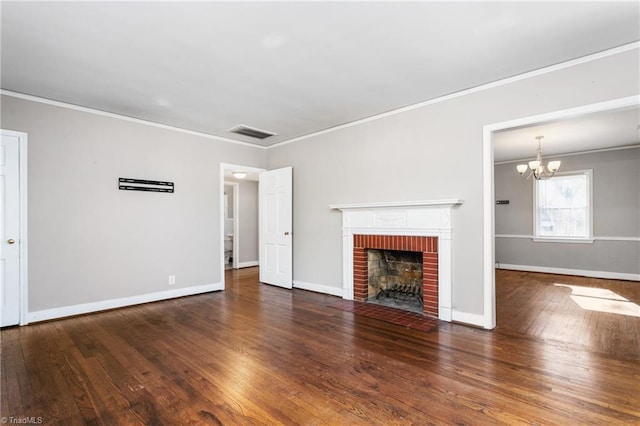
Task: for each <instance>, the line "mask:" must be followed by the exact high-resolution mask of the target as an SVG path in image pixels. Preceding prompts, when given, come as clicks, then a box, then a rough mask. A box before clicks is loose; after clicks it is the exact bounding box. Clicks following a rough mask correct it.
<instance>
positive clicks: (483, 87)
mask: <svg viewBox="0 0 640 426" xmlns="http://www.w3.org/2000/svg"><path fill="white" fill-rule="evenodd" d="M634 49H640V42H633V43H629V44H625V45H623V46H619V47H615V48H613V49H609V50H604V51H602V52H598V53H594V54H592V55H587V56H583V57H581V58H577V59H572V60H570V61H566V62H561V63H559V64H555V65H550V66H548V67H544V68H540V69H537V70H533V71H528V72H526V73H523V74H518V75H515V76H513V77H507V78H503V79H501V80H496V81H494V82H491V83H486V84H482V85H480V86H475V87H472V88H470V89H465V90H461V91H459V92H454V93H451V94H448V95H444V96H440V97H437V98H433V99H429V100H428V101H424V102H420V103H417V104H413V105H408V106H406V107H402V108H398V109H394V110H392V111H387V112H384V113H382V114H377V115H373V116H371V117H367V118H363V119H362V120H356V121H352V122H351V123H346V124H341V125H340V126H336V127H331V128H329V129H325V130H321V131H319V132H314V133H309V134H308V135H304V136H299V137H297V138H293V139H289V140H286V141H282V142H279V143H276V144H273V145H269V146H268V149H270V148H276V147H279V146H283V145H287V144H290V143H292V142H297V141H300V140H303V139H307V138H310V137H313V136H319V135H323V134H326V133H330V132H334V131H336V130H341V129H346V128H348V127H351V126H357V125H360V124H363V123H368V122H370V121H375V120H380V119H382V118H386V117H390V116H393V115H396V114H400V113H403V112H407V111H411V110H414V109H417V108H422V107H425V106H427V105H433V104H437V103H440V102H444V101H448V100H451V99H455V98H459V97H462V96H466V95H469V94H472V93H476V92H481V91H484V90H489V89H493V88H495V87H500V86H504V85H507V84H511V83H515V82H517V81H521V80H526V79H528V78H531V77H537V76H540V75H544V74H548V73H551V72H554V71H559V70H562V69H565V68H570V67H573V66H576V65H580V64H584V63H587V62H591V61H595V60H598V59H602V58H606V57H608V56H613V55H617V54H619V53H623V52H627V51H630V50H634Z"/></svg>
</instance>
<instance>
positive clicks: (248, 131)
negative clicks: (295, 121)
mask: <svg viewBox="0 0 640 426" xmlns="http://www.w3.org/2000/svg"><path fill="white" fill-rule="evenodd" d="M229 131H230V132H231V133H236V134H238V135H243V136H249V137H251V138H257V139H266V138H268V137H270V136H275V135H277V133H273V132H267V131H266V130H260V129H256V128H255V127H249V126H245V125H244V124H238V125H237V126H235V127H233V128H231V129H229Z"/></svg>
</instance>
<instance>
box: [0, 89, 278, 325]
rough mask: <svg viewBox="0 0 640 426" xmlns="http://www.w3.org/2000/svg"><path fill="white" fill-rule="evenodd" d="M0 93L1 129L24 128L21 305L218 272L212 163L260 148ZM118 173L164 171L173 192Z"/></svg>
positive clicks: (71, 300) (159, 175) (144, 290)
mask: <svg viewBox="0 0 640 426" xmlns="http://www.w3.org/2000/svg"><path fill="white" fill-rule="evenodd" d="M1 102H2V103H1V106H2V128H4V129H9V130H17V131H23V132H27V133H28V135H29V158H28V168H29V176H28V179H29V188H28V201H29V218H28V220H29V224H28V226H29V311H30V312H35V311H45V310H52V309H56V308H62V307H67V306H73V305H81V304H91V303H96V302H101V301H105V300H111V299H118V298H131V297H135V296H139V295H147V294H155V293H158V292H166V291H169V290H176V291H179V289H180V288H188V287H198V286H207V285H211V284H215V283H219V282H220V280H221V271H220V258H221V257H222V254H221V253H220V238H221V236H220V217H219V215H220V208H219V200H220V194H219V190H220V182H219V179H220V173H219V168H218V164H220V163H221V162H229V163H236V164H246V165H251V166H255V167H264V166H265V164H266V151H265V150H264V149H260V148H254V147H248V146H244V145H240V144H234V143H228V142H222V141H218V140H213V139H210V138H205V137H201V136H197V135H192V134H187V133H184V132H179V131H173V130H169V129H163V128H158V127H154V126H149V125H144V124H140V123H135V122H130V121H125V120H120V119H116V118H111V117H106V116H102V115H96V114H91V113H87V112H81V111H76V110H72V109H67V108H62V107H58V106H53V105H47V104H42V103H38V102H32V101H29V100H24V99H18V98H14V97H9V96H2V98H1ZM119 177H131V178H140V179H153V180H166V181H172V182H174V183H175V193H174V194H166V193H146V192H138V191H119V190H118V181H117V180H118V178H119ZM170 274H173V275H175V276H176V284H175V285H174V286H169V285H168V275H170ZM207 288H209V287H207ZM45 316H46V315H45Z"/></svg>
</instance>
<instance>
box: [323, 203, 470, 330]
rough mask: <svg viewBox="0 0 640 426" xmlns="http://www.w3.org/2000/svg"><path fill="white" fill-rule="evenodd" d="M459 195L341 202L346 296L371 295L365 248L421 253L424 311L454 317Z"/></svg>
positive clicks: (362, 298) (364, 298) (364, 296)
mask: <svg viewBox="0 0 640 426" xmlns="http://www.w3.org/2000/svg"><path fill="white" fill-rule="evenodd" d="M459 204H462V200H459V199H447V200H428V201H407V202H385V203H362V204H339V205H331V206H330V207H331V208H332V209H338V210H340V211H342V290H343V294H342V297H343V299H346V300H357V301H364V300H366V299H367V297H369V293H368V287H367V279H368V267H367V254H366V253H367V250H369V249H389V250H403V251H417V252H421V253H422V281H423V295H422V298H423V314H424V315H428V316H434V317H437V318H439V319H441V320H443V321H451V315H452V306H451V288H452V283H451V281H452V262H451V258H452V242H453V241H452V227H451V210H452V208H453V207H454V206H457V205H459Z"/></svg>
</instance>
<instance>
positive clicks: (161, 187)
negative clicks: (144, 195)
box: [118, 178, 173, 193]
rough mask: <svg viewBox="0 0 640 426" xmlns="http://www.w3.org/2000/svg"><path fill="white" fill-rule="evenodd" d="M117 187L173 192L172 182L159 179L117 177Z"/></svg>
mask: <svg viewBox="0 0 640 426" xmlns="http://www.w3.org/2000/svg"><path fill="white" fill-rule="evenodd" d="M118 189H119V190H121V191H147V192H171V193H173V182H164V181H161V180H146V179H131V178H118Z"/></svg>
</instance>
